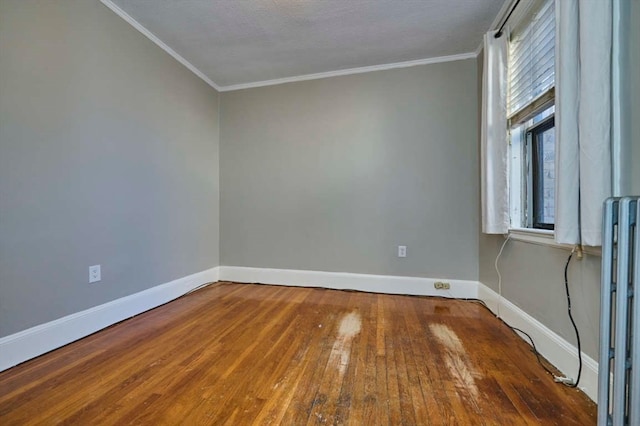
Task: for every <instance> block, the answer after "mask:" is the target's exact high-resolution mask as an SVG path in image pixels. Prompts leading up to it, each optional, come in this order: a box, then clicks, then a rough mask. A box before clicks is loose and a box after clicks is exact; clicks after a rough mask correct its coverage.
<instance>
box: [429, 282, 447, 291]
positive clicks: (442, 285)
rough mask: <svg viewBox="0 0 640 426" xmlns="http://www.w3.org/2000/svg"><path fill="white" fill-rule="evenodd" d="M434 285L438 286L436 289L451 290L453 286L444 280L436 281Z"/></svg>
mask: <svg viewBox="0 0 640 426" xmlns="http://www.w3.org/2000/svg"><path fill="white" fill-rule="evenodd" d="M433 286H434V287H435V288H436V290H449V289H450V288H451V285H450V284H449V283H448V282H444V281H436V282H435V283H433Z"/></svg>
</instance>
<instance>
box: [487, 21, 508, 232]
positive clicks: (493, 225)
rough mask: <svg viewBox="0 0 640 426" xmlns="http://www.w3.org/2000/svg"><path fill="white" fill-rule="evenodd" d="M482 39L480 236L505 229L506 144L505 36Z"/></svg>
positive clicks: (506, 190)
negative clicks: (481, 233)
mask: <svg viewBox="0 0 640 426" xmlns="http://www.w3.org/2000/svg"><path fill="white" fill-rule="evenodd" d="M495 34H496V31H489V32H488V33H487V34H485V36H484V72H483V74H484V78H483V81H482V137H481V196H482V232H484V233H485V234H506V233H507V231H508V229H509V188H508V167H507V162H508V148H509V145H508V141H507V38H508V37H507V34H502V36H501V37H498V38H496V37H495Z"/></svg>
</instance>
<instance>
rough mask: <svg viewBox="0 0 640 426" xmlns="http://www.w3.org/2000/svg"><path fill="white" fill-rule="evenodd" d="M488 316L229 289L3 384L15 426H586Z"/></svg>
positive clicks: (415, 301) (587, 417) (407, 302)
mask: <svg viewBox="0 0 640 426" xmlns="http://www.w3.org/2000/svg"><path fill="white" fill-rule="evenodd" d="M595 415H596V406H595V404H594V403H592V402H591V401H590V400H589V399H588V398H587V397H586V396H585V395H584V394H583V393H581V392H580V391H577V390H574V389H570V388H567V387H564V386H561V385H558V384H556V383H554V382H553V379H552V378H551V377H550V376H549V375H547V374H546V373H545V372H544V370H543V369H542V368H541V367H540V366H539V365H538V363H537V361H536V358H535V355H534V354H533V353H532V352H531V350H530V347H529V346H528V345H527V344H526V343H525V342H524V341H522V340H521V339H520V338H519V337H517V336H516V335H515V334H514V333H513V332H512V331H511V330H509V329H508V328H507V327H506V326H505V325H504V324H502V323H501V322H500V321H499V320H497V319H496V318H495V317H494V316H493V315H492V314H491V313H490V312H489V311H488V310H486V309H485V308H484V307H482V306H481V305H479V304H477V303H473V302H466V301H456V300H443V299H438V298H428V297H412V296H394V295H382V294H370V293H361V292H346V291H337V290H326V289H313V288H298V287H283V286H266V285H256V284H235V283H217V284H215V285H211V286H209V287H207V288H205V289H202V290H199V291H197V292H194V293H192V294H190V295H188V296H185V297H182V298H180V299H178V300H175V301H173V302H171V303H168V304H166V305H164V306H161V307H159V308H156V309H153V310H151V311H149V312H146V313H144V314H141V315H138V316H136V317H134V318H131V319H129V320H127V321H123V322H121V323H119V324H116V325H114V326H112V327H109V328H108V329H105V330H103V331H101V332H98V333H96V334H93V335H91V336H89V337H86V338H84V339H82V340H80V341H78V342H75V343H72V344H70V345H67V346H65V347H63V348H60V349H58V350H56V351H53V352H51V353H49V354H46V355H43V356H41V357H39V358H36V359H34V360H31V361H28V362H26V363H24V364H21V365H19V366H17V367H14V368H12V369H10V370H7V371H4V372H2V373H0V424H1V425H3V426H8V425H31V424H33V425H39V424H41V425H50V424H78V425H89V424H91V425H95V424H105V425H123V424H150V425H161V424H175V425H178V424H181V425H200V424H203V425H204V424H207V425H208V424H211V425H213V424H215V425H251V424H257V425H262V424H284V425H304V424H307V425H318V424H352V425H377V424H379V425H387V424H391V425H501V426H502V425H581V426H583V425H590V424H596V419H595Z"/></svg>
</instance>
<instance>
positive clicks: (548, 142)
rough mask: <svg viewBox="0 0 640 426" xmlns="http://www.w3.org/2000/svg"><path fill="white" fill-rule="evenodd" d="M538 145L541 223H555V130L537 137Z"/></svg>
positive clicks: (547, 131) (549, 130)
mask: <svg viewBox="0 0 640 426" xmlns="http://www.w3.org/2000/svg"><path fill="white" fill-rule="evenodd" d="M539 138H540V139H539V143H540V144H541V148H542V150H541V151H542V158H541V160H542V170H541V171H542V208H541V210H540V211H541V213H542V217H541V218H539V219H540V221H541V222H542V223H547V224H553V223H555V214H554V212H555V208H554V206H555V196H556V191H555V188H556V169H555V161H556V137H555V128H554V127H552V128H550V129H547V130H545V131H544V132H542V133H541V134H540V135H539Z"/></svg>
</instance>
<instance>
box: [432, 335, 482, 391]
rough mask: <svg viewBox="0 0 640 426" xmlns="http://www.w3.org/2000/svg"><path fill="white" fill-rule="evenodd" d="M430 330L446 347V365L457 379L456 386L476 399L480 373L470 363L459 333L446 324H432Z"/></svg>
mask: <svg viewBox="0 0 640 426" xmlns="http://www.w3.org/2000/svg"><path fill="white" fill-rule="evenodd" d="M429 330H431V333H432V334H433V335H434V336H435V338H436V339H437V340H438V342H439V343H441V344H442V345H443V346H444V347H445V353H444V362H445V366H446V367H447V370H448V371H449V374H451V377H453V379H454V380H455V383H456V387H457V388H458V389H462V390H465V391H467V392H468V393H469V395H470V396H472V397H473V399H474V400H476V399H477V397H478V387H477V385H476V382H475V378H474V377H477V376H478V374H477V373H476V372H475V371H474V370H473V368H472V367H470V366H469V365H468V362H467V356H466V351H465V349H464V346H463V345H462V342H461V341H460V338H459V337H458V335H457V334H456V333H455V331H453V330H452V329H451V328H449V327H448V326H447V325H444V324H430V325H429Z"/></svg>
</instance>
